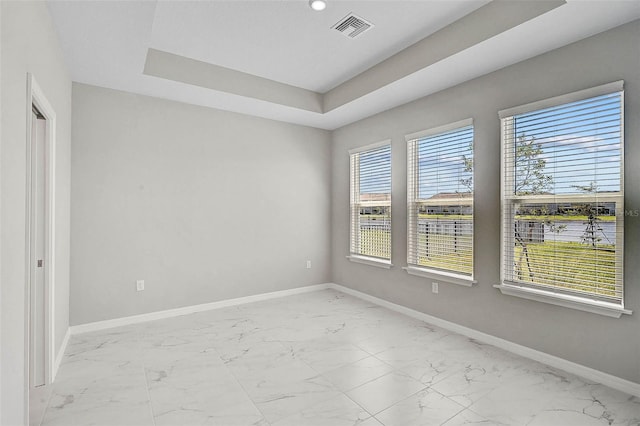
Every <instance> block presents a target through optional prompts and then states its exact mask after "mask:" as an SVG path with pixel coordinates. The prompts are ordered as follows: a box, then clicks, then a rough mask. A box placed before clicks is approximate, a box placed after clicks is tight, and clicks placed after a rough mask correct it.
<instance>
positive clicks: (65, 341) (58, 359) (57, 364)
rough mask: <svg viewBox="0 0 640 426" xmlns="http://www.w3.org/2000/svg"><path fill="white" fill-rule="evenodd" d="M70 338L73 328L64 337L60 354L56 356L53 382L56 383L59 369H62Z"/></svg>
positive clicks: (59, 350) (68, 329)
mask: <svg viewBox="0 0 640 426" xmlns="http://www.w3.org/2000/svg"><path fill="white" fill-rule="evenodd" d="M69 337H71V328H67V332H66V333H65V335H64V339H62V344H61V345H60V349H58V354H57V355H56V361H55V363H54V364H53V374H52V376H53V377H52V378H51V381H52V382H53V381H55V379H56V376H57V375H58V369H59V368H60V363H61V362H62V358H64V353H65V351H66V350H67V345H68V344H69Z"/></svg>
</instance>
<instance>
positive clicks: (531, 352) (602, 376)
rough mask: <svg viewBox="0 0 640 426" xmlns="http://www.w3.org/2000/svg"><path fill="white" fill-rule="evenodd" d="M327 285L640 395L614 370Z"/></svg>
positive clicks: (639, 386)
mask: <svg viewBox="0 0 640 426" xmlns="http://www.w3.org/2000/svg"><path fill="white" fill-rule="evenodd" d="M327 287H328V288H331V289H334V290H337V291H340V292H342V293H345V294H349V295H351V296H354V297H357V298H359V299H362V300H366V301H367V302H371V303H375V304H376V305H379V306H382V307H384V308H387V309H390V310H392V311H395V312H399V313H401V314H404V315H407V316H409V317H412V318H415V319H418V320H420V321H424V322H426V323H429V324H433V325H436V326H438V327H442V328H444V329H446V330H449V331H453V332H455V333H459V334H462V335H463V336H467V337H469V338H472V339H475V340H478V341H480V342H483V343H488V344H490V345H493V346H495V347H498V348H500V349H504V350H506V351H509V352H512V353H515V354H517V355H520V356H523V357H525V358H529V359H532V360H534V361H538V362H541V363H543V364H546V365H549V366H551V367H554V368H557V369H560V370H563V371H566V372H568V373H571V374H575V375H576V376H580V377H582V378H584V379H587V380H589V381H593V382H597V383H601V384H603V385H605V386H609V387H610V388H613V389H617V390H619V391H621V392H625V393H628V394H631V395H635V396H637V397H640V383H635V382H632V381H629V380H625V379H622V378H620V377H617V376H613V375H611V374H608V373H604V372H602V371H599V370H595V369H593V368H590V367H586V366H584V365H581V364H577V363H575V362H571V361H568V360H566V359H563V358H559V357H557V356H554V355H550V354H548V353H545V352H541V351H538V350H535V349H531V348H529V347H527V346H522V345H519V344H517V343H513V342H510V341H508V340H504V339H501V338H499V337H495V336H492V335H490V334H486V333H482V332H480V331H477V330H474V329H472V328H468V327H464V326H462V325H459V324H455V323H453V322H449V321H446V320H443V319H440V318H437V317H434V316H431V315H428V314H425V313H422V312H419V311H415V310H413V309H411V308H407V307H405V306H402V305H397V304H395V303H392V302H389V301H387V300H384V299H380V298H378V297H375V296H371V295H369V294H366V293H362V292H360V291H357V290H353V289H351V288H348V287H344V286H341V285H339V284H334V283H331V284H328V286H327Z"/></svg>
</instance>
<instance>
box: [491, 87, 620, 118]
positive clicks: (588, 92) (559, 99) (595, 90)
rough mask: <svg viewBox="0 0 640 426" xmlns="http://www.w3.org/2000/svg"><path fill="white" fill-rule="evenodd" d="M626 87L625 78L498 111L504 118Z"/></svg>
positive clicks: (617, 90) (618, 90) (605, 93)
mask: <svg viewBox="0 0 640 426" xmlns="http://www.w3.org/2000/svg"><path fill="white" fill-rule="evenodd" d="M623 89H624V80H619V81H614V82H612V83H608V84H603V85H602V86H597V87H591V88H589V89H584V90H578V91H577V92H572V93H567V94H565V95H560V96H555V97H553V98H548V99H543V100H540V101H536V102H530V103H528V104H524V105H520V106H516V107H512V108H507V109H503V110H501V111H498V116H499V117H500V118H501V119H502V118H507V117H512V116H514V115H518V114H524V113H527V112H531V111H535V110H537V109H545V108H551V107H554V106H558V105H562V104H568V103H571V102H578V101H581V100H584V99H588V98H594V97H596V96H600V95H607V94H610V93H614V92H620V91H622V90H623Z"/></svg>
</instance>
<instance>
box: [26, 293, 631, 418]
mask: <svg viewBox="0 0 640 426" xmlns="http://www.w3.org/2000/svg"><path fill="white" fill-rule="evenodd" d="M50 393H51V396H50V398H49V400H48V404H47V406H46V410H45V411H44V415H43V416H42V421H41V422H40V424H41V425H44V426H53V425H64V426H72V425H108V426H116V425H134V426H142V425H157V426H160V425H180V426H185V425H221V426H249V425H254V426H343V425H344V426H347V425H349V426H356V425H357V426H381V425H384V426H412V425H429V426H430V425H446V426H455V425H532V426H536V425H538V426H539V425H551V426H554V425H559V426H565V425H576V426H590V425H640V398H637V397H632V396H630V395H627V394H624V393H621V392H619V391H616V390H613V389H610V388H607V387H605V386H603V385H600V384H596V383H590V382H588V381H585V380H583V379H580V378H578V377H575V376H573V375H570V374H568V373H564V372H562V371H558V370H554V369H553V368H550V367H548V366H545V365H542V364H539V363H537V362H534V361H531V360H528V359H525V358H522V357H519V356H516V355H514V354H511V353H508V352H505V351H503V350H500V349H497V348H495V347H493V346H490V345H485V344H481V343H479V342H477V341H474V340H472V339H469V338H466V337H464V336H461V335H458V334H455V333H452V332H449V331H446V330H443V329H440V328H438V327H433V326H430V325H428V324H425V323H423V322H420V321H418V320H414V319H412V318H409V317H406V316H404V315H401V314H399V313H396V312H392V311H390V310H387V309H385V308H382V307H379V306H377V305H373V304H371V303H369V302H365V301H362V300H360V299H357V298H354V297H351V296H348V295H345V294H342V293H339V292H336V291H332V290H325V291H318V292H313V293H306V294H301V295H296V296H290V297H286V298H281V299H274V300H269V301H264V302H257V303H252V304H246V305H241V306H236V307H230V308H225V309H219V310H213V311H208V312H202V313H197V314H191V315H185V316H180V317H175V318H170V319H165V320H159V321H153V322H147V323H143V324H137V325H132V326H126V327H120V328H114V329H109V330H104V331H98V332H92V333H85V334H81V335H76V336H72V338H71V340H70V342H69V345H68V347H67V352H66V354H65V357H64V360H63V362H62V365H61V367H60V370H59V373H58V377H57V379H56V382H55V383H54V384H53V385H52V389H51V392H50ZM36 424H37V422H36Z"/></svg>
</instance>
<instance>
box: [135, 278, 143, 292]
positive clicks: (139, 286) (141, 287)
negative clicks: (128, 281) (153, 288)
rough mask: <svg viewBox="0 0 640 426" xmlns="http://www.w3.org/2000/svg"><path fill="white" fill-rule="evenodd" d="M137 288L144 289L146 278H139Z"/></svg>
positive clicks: (138, 289)
mask: <svg viewBox="0 0 640 426" xmlns="http://www.w3.org/2000/svg"><path fill="white" fill-rule="evenodd" d="M136 290H137V291H142V290H144V280H137V281H136Z"/></svg>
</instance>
